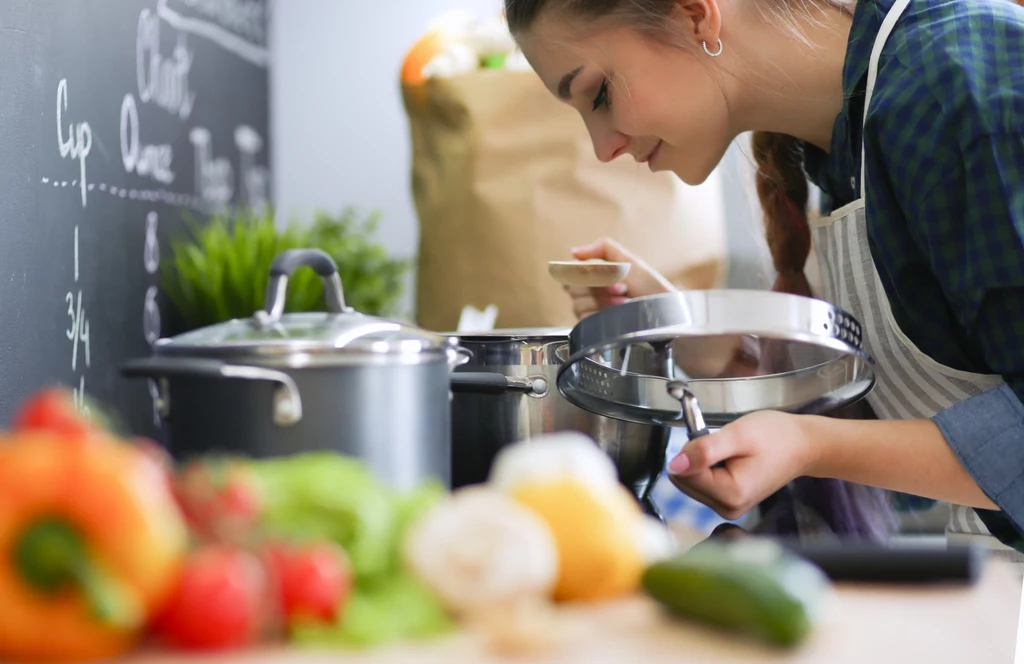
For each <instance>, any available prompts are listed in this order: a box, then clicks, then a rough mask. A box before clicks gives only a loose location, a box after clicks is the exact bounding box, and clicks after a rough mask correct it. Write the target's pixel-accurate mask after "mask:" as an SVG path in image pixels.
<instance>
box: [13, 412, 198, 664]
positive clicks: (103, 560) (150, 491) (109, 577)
mask: <svg viewBox="0 0 1024 664" xmlns="http://www.w3.org/2000/svg"><path fill="white" fill-rule="evenodd" d="M187 546H188V530H187V528H186V525H185V522H184V518H183V517H182V515H181V512H180V510H179V509H178V506H177V504H176V502H175V500H174V498H173V495H172V493H171V491H170V487H169V484H168V482H167V477H166V471H165V470H164V469H163V468H161V466H160V464H159V461H158V460H157V459H156V458H155V457H154V456H153V455H151V454H149V453H147V452H146V451H145V450H144V449H142V448H138V447H135V446H133V445H130V444H128V443H127V442H126V441H124V440H122V439H120V438H117V437H114V436H113V435H111V434H108V433H106V432H104V431H102V430H100V429H98V428H84V429H82V430H79V431H75V430H74V428H73V427H72V428H68V427H63V428H62V427H56V428H39V427H35V428H31V427H30V428H19V429H17V430H15V431H13V432H10V433H7V434H5V435H3V436H2V437H0V661H9V660H14V661H22V662H24V661H43V660H46V661H83V660H90V659H99V658H107V657H113V656H116V655H118V654H121V653H123V652H125V651H126V650H128V649H129V648H131V647H132V646H133V645H134V644H135V643H136V642H137V640H138V639H139V638H140V636H141V635H142V634H143V632H144V630H145V628H146V627H147V625H148V623H149V621H150V620H151V619H152V618H153V616H154V614H155V613H156V612H158V611H159V610H160V609H161V608H162V607H163V605H164V603H165V602H166V600H167V598H168V597H169V595H170V592H171V591H172V590H173V586H174V584H175V582H176V581H177V577H178V573H179V570H180V566H181V564H182V562H183V560H184V556H185V553H186V549H187Z"/></svg>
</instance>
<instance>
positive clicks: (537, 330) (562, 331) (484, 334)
mask: <svg viewBox="0 0 1024 664" xmlns="http://www.w3.org/2000/svg"><path fill="white" fill-rule="evenodd" d="M571 331H572V329H571V328H568V327H515V328H505V329H501V328H499V329H494V330H469V331H465V332H445V333H444V336H446V337H457V338H458V339H461V340H464V341H515V340H518V339H568V338H569V333H570V332H571Z"/></svg>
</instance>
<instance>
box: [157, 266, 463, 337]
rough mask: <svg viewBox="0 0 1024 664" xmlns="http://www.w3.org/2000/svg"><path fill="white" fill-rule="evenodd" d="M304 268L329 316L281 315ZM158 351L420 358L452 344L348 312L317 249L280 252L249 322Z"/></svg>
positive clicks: (212, 329) (208, 330) (205, 331)
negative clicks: (317, 280)
mask: <svg viewBox="0 0 1024 664" xmlns="http://www.w3.org/2000/svg"><path fill="white" fill-rule="evenodd" d="M302 266H308V267H311V268H313V269H314V270H316V272H317V274H319V275H320V277H321V279H322V281H323V284H324V290H325V296H326V300H327V308H328V310H329V311H326V312H308V313H289V314H285V313H284V309H285V297H286V294H287V290H288V279H289V277H290V276H291V274H292V273H293V272H294V271H295V270H296V269H297V268H299V267H302ZM156 346H157V348H158V349H159V350H161V351H164V352H170V353H172V354H177V353H179V352H180V353H182V354H218V355H220V354H225V353H227V354H245V355H251V354H252V355H279V354H288V353H295V352H301V353H330V354H352V355H358V354H373V355H395V354H399V355H419V354H423V353H435V352H438V351H447V350H448V349H450V348H451V347H452V346H453V342H452V340H451V339H449V338H448V337H446V336H443V335H440V334H435V333H432V332H429V331H427V330H424V329H422V328H419V327H417V326H415V325H411V324H408V323H403V322H399V321H393V320H387V319H384V318H379V317H376V316H369V315H365V314H361V313H359V312H357V311H355V310H354V309H352V308H351V307H348V306H346V305H345V299H344V293H343V290H342V285H341V279H340V277H339V276H338V270H337V266H336V265H335V263H334V261H333V260H332V259H331V258H330V257H329V256H328V255H327V254H326V253H324V252H322V251H319V250H316V249H296V250H290V251H285V252H283V253H282V254H280V255H279V256H278V257H277V258H276V259H275V260H274V262H273V264H272V265H271V268H270V282H269V284H268V286H267V295H266V302H265V306H264V309H263V310H260V311H257V312H255V313H254V314H253V315H252V316H251V317H250V318H242V319H235V320H230V321H227V322H224V323H219V324H216V325H211V326H209V327H204V328H200V329H197V330H193V331H190V332H186V333H184V334H181V335H178V336H176V337H174V338H171V339H161V340H159V341H157V343H156Z"/></svg>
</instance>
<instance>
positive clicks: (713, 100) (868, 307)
mask: <svg viewBox="0 0 1024 664" xmlns="http://www.w3.org/2000/svg"><path fill="white" fill-rule="evenodd" d="M505 8H506V16H507V19H508V23H509V27H510V29H511V31H512V33H513V34H514V35H515V37H516V39H517V41H518V43H519V44H520V46H521V47H522V49H523V52H524V54H525V55H526V57H527V59H528V60H529V61H530V63H531V65H532V66H533V68H534V70H535V71H536V72H537V74H538V75H539V76H540V78H541V79H542V81H543V82H544V84H545V85H546V86H547V87H548V89H549V90H551V92H552V93H553V94H555V95H556V96H558V97H559V98H560V99H562V100H564V101H565V102H566V103H568V104H570V105H572V106H573V107H575V108H576V109H577V110H578V111H579V112H580V114H581V115H582V117H583V119H584V121H585V123H586V125H587V127H588V129H589V130H590V133H591V137H592V139H593V142H594V147H595V150H596V153H597V155H598V157H599V158H600V159H602V160H611V159H615V158H617V157H619V156H623V155H629V156H632V157H633V158H634V159H636V160H637V161H638V162H640V163H646V164H647V165H648V166H649V167H650V168H651V170H654V171H658V170H671V171H673V172H675V173H676V174H677V175H678V176H679V177H680V178H681V179H683V180H684V181H685V182H687V183H689V184H699V183H701V182H702V181H703V180H704V179H705V178H706V177H707V176H708V174H709V173H710V172H711V171H712V170H713V169H714V167H715V166H716V164H717V163H718V161H719V159H720V158H721V157H722V155H723V153H724V152H725V150H726V148H727V146H728V145H729V144H730V142H731V141H732V140H733V139H734V138H735V137H736V136H738V135H739V134H740V133H743V132H746V131H754V132H755V134H754V140H753V144H754V154H755V158H756V160H757V163H758V169H759V171H758V178H757V186H758V194H759V196H760V198H761V201H762V204H763V207H764V210H765V217H766V229H767V237H768V245H769V248H770V249H771V253H772V257H773V260H774V263H775V267H776V270H777V272H778V278H777V280H776V283H775V285H774V288H775V289H776V290H782V291H786V292H791V293H795V294H803V295H807V294H810V293H811V291H810V288H809V285H808V283H807V280H806V279H805V277H804V263H805V262H806V259H807V255H808V251H809V248H810V244H811V240H812V237H813V241H814V243H815V247H816V253H817V254H818V257H819V264H820V272H821V284H822V293H821V294H820V296H821V297H823V299H826V300H829V301H831V302H833V303H835V304H836V305H837V306H840V307H841V308H844V309H846V310H848V311H850V312H851V313H853V314H854V315H855V316H856V317H857V318H858V319H859V320H860V321H861V322H862V323H863V325H864V327H865V338H866V344H867V346H868V350H869V352H871V354H872V355H873V356H874V357H875V359H876V360H877V362H878V364H877V373H878V382H877V385H876V387H875V389H874V390H872V392H871V394H870V395H869V397H868V402H869V403H870V405H871V407H872V409H873V411H874V413H875V415H877V417H878V419H877V420H853V419H838V418H832V417H817V416H809V415H790V414H784V413H779V412H773V411H765V412H758V413H753V414H750V415H747V416H746V417H743V418H740V419H739V420H737V421H736V422H734V423H732V424H730V425H728V426H726V427H723V428H722V429H721V430H720V431H719V432H716V433H715V434H713V435H711V436H707V437H704V438H701V439H698V440H696V441H694V442H693V443H691V444H688V445H687V446H686V447H685V449H684V452H683V453H681V454H680V455H679V456H677V457H676V458H675V459H673V460H672V462H671V463H670V467H669V470H670V472H671V473H673V476H674V480H673V481H674V483H675V484H676V486H678V487H679V488H680V489H681V490H682V491H684V492H686V493H687V494H689V495H691V496H692V497H694V498H696V499H698V500H700V501H702V502H704V503H706V504H708V505H710V506H711V507H713V508H714V509H715V510H716V511H717V512H719V513H720V514H721V515H723V516H725V517H726V518H734V517H736V516H738V515H740V514H742V513H744V512H746V511H747V510H749V509H750V508H751V507H753V506H755V505H757V504H758V503H759V502H760V501H761V500H762V499H764V498H765V497H767V496H769V495H771V494H773V493H774V492H775V491H776V490H777V489H778V488H779V487H783V486H786V485H787V484H789V483H790V482H791V481H792V480H794V478H799V477H811V478H834V479H837V480H843V481H846V482H852V483H857V484H862V485H868V486H873V487H879V488H882V489H886V490H891V491H898V492H904V493H909V494H913V495H918V496H925V497H929V498H933V499H938V500H943V501H948V502H950V503H951V504H953V505H954V506H955V507H954V510H953V516H952V518H951V521H950V524H949V527H948V528H947V530H949V531H951V532H956V533H959V534H962V535H963V536H976V537H980V538H986V540H987V541H989V542H990V543H992V541H991V536H992V535H994V536H995V537H997V538H998V540H999V541H1000V542H1001V543H1002V545H1003V550H1004V551H1005V552H1006V553H1007V555H1010V556H1015V555H1016V556H1019V553H1017V552H1021V551H1024V540H1022V538H1021V536H1020V533H1021V532H1022V531H1021V526H1022V525H1024V403H1022V399H1024V10H1022V9H1021V8H1019V7H1017V6H1016V5H1014V4H1013V3H1008V2H1005V0H862V1H861V2H846V1H844V0H506V3H505ZM807 177H810V179H811V180H813V181H814V182H815V184H817V185H818V186H819V187H820V188H821V189H822V191H823V192H824V193H825V194H826V195H827V197H828V199H829V200H831V201H832V203H833V204H834V206H835V207H836V208H837V209H835V211H834V212H833V214H832V215H831V216H829V217H828V218H825V219H821V220H816V221H814V222H813V224H809V221H808V218H807V215H806V212H805V209H806V203H807ZM812 227H813V228H812ZM616 251H618V252H620V253H619V254H618V255H616V254H615V252H616ZM623 251H624V250H622V249H621V247H617V246H615V245H613V244H611V243H607V242H606V243H603V244H602V245H600V246H596V247H589V248H583V249H581V250H580V251H578V252H577V256H578V257H579V258H588V257H595V256H600V257H608V258H613V259H614V258H626V259H630V260H632V258H631V257H629V256H628V255H627V254H625V253H622V252H623ZM637 267H638V269H637V274H635V275H631V277H632V281H631V282H627V286H629V290H628V292H622V291H621V290H620V292H615V293H604V294H600V293H588V294H586V295H583V294H577V295H578V296H580V299H579V300H578V302H577V311H578V312H580V313H585V311H586V310H587V309H589V308H592V307H599V306H604V305H606V304H608V303H609V302H612V301H614V298H617V297H636V296H642V295H646V294H648V293H652V292H660V291H662V290H664V289H665V288H666V287H667V285H666V284H665V283H664V280H663V279H660V278H659V277H658V276H657V275H656V274H655V273H654V272H653V270H650V269H649V268H646V266H644V265H643V264H642V263H640V264H638V266H637ZM723 462H724V463H723ZM993 546H998V543H993ZM1010 547H1013V548H1010ZM1014 548H1015V549H1016V550H1017V551H1016V552H1015V551H1014Z"/></svg>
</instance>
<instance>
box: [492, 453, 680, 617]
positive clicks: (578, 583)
mask: <svg viewBox="0 0 1024 664" xmlns="http://www.w3.org/2000/svg"><path fill="white" fill-rule="evenodd" d="M489 482H490V484H491V485H492V486H493V487H495V488H496V489H498V490H501V491H504V492H507V493H508V494H509V495H511V496H512V497H514V498H515V499H516V501H517V502H518V503H519V504H521V505H523V506H525V507H527V508H529V510H530V511H531V512H533V513H534V514H536V515H537V516H539V517H540V518H541V519H542V520H543V521H544V523H546V524H547V526H548V529H549V530H550V531H551V534H552V535H553V537H554V539H555V543H556V545H557V548H558V570H559V571H558V580H557V582H556V584H555V588H554V591H553V593H552V596H553V598H554V599H555V600H556V601H574V600H578V601H596V600H604V599H611V598H614V597H619V596H622V595H626V594H629V593H632V592H634V591H636V590H637V589H638V588H639V585H640V579H641V575H642V574H643V570H644V568H645V566H646V564H647V563H648V562H649V561H650V560H654V559H659V558H662V557H664V556H665V555H667V554H668V553H669V552H670V551H671V547H670V546H669V538H668V536H667V532H665V529H664V527H662V526H661V525H660V524H655V522H654V521H653V520H652V519H650V518H649V517H647V516H646V515H645V514H644V513H643V511H642V510H641V509H640V505H639V503H638V502H637V500H636V498H634V497H633V495H632V494H631V493H630V492H629V491H628V490H627V489H626V488H625V487H624V486H623V485H622V484H621V483H620V482H619V481H618V476H617V473H616V471H615V466H614V464H613V463H612V461H611V459H610V458H609V457H608V456H607V455H606V454H605V453H604V452H602V451H601V450H600V449H599V448H598V447H597V445H596V444H595V443H594V441H593V440H591V439H590V438H588V437H586V436H584V435H582V434H577V433H561V434H554V435H550V436H546V437H543V438H535V439H533V440H530V441H524V442H522V443H518V444H516V445H512V446H510V447H507V448H505V449H504V450H503V451H502V452H501V453H500V454H499V456H498V458H497V459H496V460H495V463H494V467H493V469H492V474H491V477H490V480H489ZM659 533H664V535H665V536H664V537H659Z"/></svg>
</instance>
